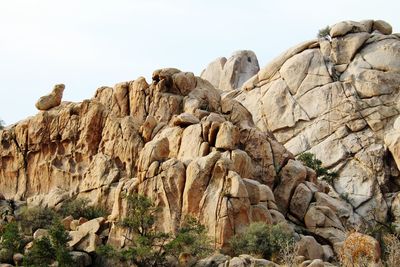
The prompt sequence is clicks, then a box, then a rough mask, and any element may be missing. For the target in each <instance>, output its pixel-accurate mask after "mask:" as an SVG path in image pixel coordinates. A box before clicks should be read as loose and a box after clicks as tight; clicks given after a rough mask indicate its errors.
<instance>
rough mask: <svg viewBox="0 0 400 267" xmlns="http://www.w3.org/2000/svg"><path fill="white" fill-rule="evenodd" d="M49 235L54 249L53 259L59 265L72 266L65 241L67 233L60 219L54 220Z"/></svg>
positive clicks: (67, 236) (67, 238) (60, 266)
mask: <svg viewBox="0 0 400 267" xmlns="http://www.w3.org/2000/svg"><path fill="white" fill-rule="evenodd" d="M49 235H50V240H51V244H52V247H53V248H54V251H55V260H56V261H57V262H58V266H59V267H69V266H72V257H71V255H70V254H69V251H68V245H67V242H68V240H69V234H68V232H67V231H65V228H64V226H63V225H62V224H61V222H60V221H58V220H56V221H55V222H54V223H53V225H52V226H51V227H50V229H49Z"/></svg>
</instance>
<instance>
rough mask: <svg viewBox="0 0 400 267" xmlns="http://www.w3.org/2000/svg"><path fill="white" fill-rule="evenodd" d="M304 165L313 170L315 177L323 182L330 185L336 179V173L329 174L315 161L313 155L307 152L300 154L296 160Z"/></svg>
mask: <svg viewBox="0 0 400 267" xmlns="http://www.w3.org/2000/svg"><path fill="white" fill-rule="evenodd" d="M297 159H298V160H300V161H301V162H303V164H304V165H306V166H307V167H309V168H311V169H313V170H314V171H315V172H316V174H317V177H318V178H320V179H321V180H325V181H327V182H328V183H330V184H332V183H333V181H334V180H335V179H336V178H337V177H338V174H337V173H336V172H331V171H329V170H328V169H327V168H324V167H322V161H320V160H319V159H317V158H316V157H315V155H314V154H312V153H309V152H304V153H301V154H300V155H299V156H298V158H297Z"/></svg>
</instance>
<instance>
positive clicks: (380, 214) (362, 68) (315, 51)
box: [221, 20, 400, 222]
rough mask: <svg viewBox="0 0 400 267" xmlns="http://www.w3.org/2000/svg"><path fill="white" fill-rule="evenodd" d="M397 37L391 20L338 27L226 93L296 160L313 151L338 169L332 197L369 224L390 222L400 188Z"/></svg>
mask: <svg viewBox="0 0 400 267" xmlns="http://www.w3.org/2000/svg"><path fill="white" fill-rule="evenodd" d="M391 33H392V28H391V26H390V25H389V24H387V23H386V22H384V21H372V20H367V21H361V22H353V21H345V22H341V23H338V24H335V25H333V26H332V27H331V30H330V35H329V36H326V37H325V38H320V39H318V40H311V41H308V42H305V43H302V44H300V45H297V46H295V47H293V48H291V49H289V50H288V51H286V52H285V53H283V54H282V55H280V56H279V57H278V58H276V59H275V60H273V61H272V62H271V63H270V64H268V65H267V66H266V67H265V68H263V69H262V70H261V71H260V72H259V73H258V74H257V75H255V76H254V77H252V78H251V79H250V80H249V81H247V82H246V83H245V84H244V85H243V87H242V88H241V90H240V91H235V92H231V93H229V94H228V95H227V96H226V97H229V98H232V99H235V100H237V101H238V102H240V103H241V104H243V105H244V106H245V107H246V108H247V109H248V110H249V111H250V112H251V114H252V116H253V119H254V122H255V124H256V126H257V127H258V128H259V129H261V130H263V131H265V132H271V133H273V135H274V136H275V138H276V139H277V141H279V142H280V143H283V144H284V145H285V147H286V148H287V149H288V150H289V151H290V152H292V153H293V154H294V155H299V154H300V153H302V152H306V151H309V152H312V153H314V154H315V155H316V156H317V158H318V159H320V160H321V161H322V162H323V163H324V166H325V167H327V168H330V169H332V170H334V171H336V172H338V174H339V176H340V177H339V178H338V179H336V181H335V182H334V184H333V187H332V189H334V190H332V191H331V195H334V194H335V192H336V193H337V195H340V196H342V197H343V198H344V199H346V200H347V201H348V202H349V203H350V204H351V206H352V207H353V208H354V209H355V211H356V213H358V214H359V215H361V216H362V217H363V218H364V219H365V220H366V221H375V220H377V221H381V222H384V221H386V219H387V217H388V212H389V211H390V207H391V202H392V198H393V196H394V195H396V194H397V193H396V192H397V191H399V189H400V188H399V185H400V183H399V168H398V167H399V165H398V163H399V162H400V158H399V151H398V144H399V141H398V140H400V139H399V136H400V135H399V133H400V131H399V126H398V125H397V124H398V123H395V122H396V119H397V117H398V115H399V110H400V109H399V105H398V100H399V96H400V94H399V89H400V87H399V84H400V83H399V81H400V65H399V62H400V35H398V34H391ZM221 89H223V88H221ZM226 89H229V88H226ZM302 197H305V195H303V194H302ZM394 207H396V209H398V206H394ZM298 212H300V210H298ZM301 212H303V211H301ZM393 212H394V213H396V212H397V213H398V211H397V210H396V211H393Z"/></svg>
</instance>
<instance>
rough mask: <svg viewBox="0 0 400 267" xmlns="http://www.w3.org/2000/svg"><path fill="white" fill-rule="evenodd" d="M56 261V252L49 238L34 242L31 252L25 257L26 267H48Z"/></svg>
mask: <svg viewBox="0 0 400 267" xmlns="http://www.w3.org/2000/svg"><path fill="white" fill-rule="evenodd" d="M54 259H55V250H54V248H53V247H52V245H51V242H50V239H49V238H48V237H43V238H39V239H36V240H34V241H33V245H32V248H31V250H30V251H29V252H28V253H27V254H26V255H25V257H24V266H30V267H47V266H49V265H50V264H51V263H52V262H53V261H54Z"/></svg>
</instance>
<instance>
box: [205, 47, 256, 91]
mask: <svg viewBox="0 0 400 267" xmlns="http://www.w3.org/2000/svg"><path fill="white" fill-rule="evenodd" d="M259 70H260V67H259V65H258V60H257V56H256V54H255V53H254V52H253V51H250V50H241V51H237V52H235V53H233V54H232V56H231V57H229V58H228V59H226V58H225V57H221V58H217V59H215V60H214V61H212V62H211V63H210V64H209V65H208V66H207V68H206V69H204V70H203V72H202V73H201V75H200V77H201V78H203V79H205V80H207V81H209V82H210V83H211V84H212V85H213V86H214V87H215V88H217V89H220V90H224V91H231V90H235V89H239V88H240V87H241V86H242V85H243V83H244V82H246V81H247V80H248V79H250V78H251V77H253V76H254V75H256V74H257V72H258V71H259Z"/></svg>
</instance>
